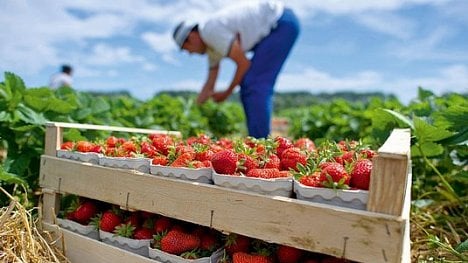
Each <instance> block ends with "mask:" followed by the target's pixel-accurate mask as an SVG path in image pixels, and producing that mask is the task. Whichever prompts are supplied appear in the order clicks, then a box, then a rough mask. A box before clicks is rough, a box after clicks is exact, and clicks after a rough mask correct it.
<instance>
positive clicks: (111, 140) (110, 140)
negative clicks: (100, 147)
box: [106, 136, 118, 147]
mask: <svg viewBox="0 0 468 263" xmlns="http://www.w3.org/2000/svg"><path fill="white" fill-rule="evenodd" d="M117 142H118V139H117V137H115V136H109V137H107V139H106V145H107V147H115V145H116V144H117Z"/></svg>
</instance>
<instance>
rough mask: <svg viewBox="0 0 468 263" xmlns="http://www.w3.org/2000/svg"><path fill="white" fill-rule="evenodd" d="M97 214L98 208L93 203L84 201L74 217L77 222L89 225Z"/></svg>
mask: <svg viewBox="0 0 468 263" xmlns="http://www.w3.org/2000/svg"><path fill="white" fill-rule="evenodd" d="M96 213H97V207H96V205H95V204H94V203H93V202H92V201H84V202H83V203H82V204H81V205H80V206H78V208H77V209H76V210H75V212H74V214H73V216H74V219H75V221H77V222H78V223H80V224H83V225H87V224H88V223H89V221H90V220H91V218H92V217H94V216H95V215H96Z"/></svg>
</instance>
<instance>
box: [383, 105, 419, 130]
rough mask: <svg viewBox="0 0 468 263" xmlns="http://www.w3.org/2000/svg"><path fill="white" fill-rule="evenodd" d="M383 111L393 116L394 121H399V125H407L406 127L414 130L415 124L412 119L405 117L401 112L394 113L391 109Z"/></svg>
mask: <svg viewBox="0 0 468 263" xmlns="http://www.w3.org/2000/svg"><path fill="white" fill-rule="evenodd" d="M383 111H385V112H387V113H389V114H390V115H391V116H393V118H394V120H395V121H397V122H398V123H401V124H403V125H405V126H406V127H409V128H411V129H412V130H414V126H413V122H412V121H411V119H409V118H408V117H406V116H405V115H403V114H401V113H399V112H396V111H393V110H389V109H383Z"/></svg>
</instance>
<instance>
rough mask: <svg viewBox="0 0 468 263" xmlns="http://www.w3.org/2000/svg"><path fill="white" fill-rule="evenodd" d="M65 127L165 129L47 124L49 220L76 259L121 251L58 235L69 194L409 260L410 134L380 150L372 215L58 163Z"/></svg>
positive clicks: (312, 246) (380, 258)
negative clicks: (58, 221) (59, 218)
mask: <svg viewBox="0 0 468 263" xmlns="http://www.w3.org/2000/svg"><path fill="white" fill-rule="evenodd" d="M64 128H79V129H98V130H114V131H127V132H132V133H153V132H159V133H166V132H165V131H152V130H144V129H132V128H120V127H109V126H98V125H83V124H70V123H48V124H47V125H46V138H45V139H46V145H45V153H44V155H43V156H42V157H41V169H40V186H41V187H42V189H43V196H42V197H43V198H42V200H43V202H42V221H43V226H44V227H45V228H46V229H48V230H51V231H52V232H56V234H58V235H62V236H63V238H64V241H65V242H64V244H65V248H64V249H65V251H66V253H67V256H68V257H69V259H70V260H71V261H72V262H76V263H80V262H90V261H93V262H106V263H107V262H109V263H110V262H116V260H115V258H114V259H113V257H110V258H109V259H107V258H106V257H102V256H101V255H102V253H114V250H115V249H114V248H109V246H108V245H106V244H104V243H102V242H99V241H95V240H88V239H89V238H86V237H81V236H80V235H78V234H75V233H73V232H70V231H66V230H64V229H61V232H60V231H58V229H60V228H59V227H57V226H56V225H54V219H55V215H56V213H57V212H58V210H59V208H60V197H61V194H63V193H71V194H76V195H79V196H84V197H88V198H92V199H96V200H101V201H104V202H108V203H113V204H117V205H120V206H121V207H123V208H125V209H129V210H131V209H134V210H144V211H148V212H153V213H157V214H163V215H166V216H169V217H173V218H178V219H181V220H184V221H188V222H192V223H196V224H200V225H204V226H208V227H212V228H214V229H217V230H220V231H223V232H234V233H239V234H243V235H247V236H251V237H253V238H258V239H262V240H266V241H269V242H274V243H279V244H286V245H290V246H294V247H297V248H301V249H305V250H309V251H313V252H318V253H324V254H328V255H333V256H336V257H343V258H346V259H350V260H354V261H358V262H372V263H378V262H384V263H387V262H395V263H396V262H410V237H409V209H410V201H411V196H410V195H411V173H410V171H411V169H410V132H409V130H408V129H395V130H394V131H393V132H392V133H391V135H390V136H389V138H388V139H387V140H386V142H385V144H384V145H383V146H382V147H381V148H380V149H379V150H378V156H377V157H375V158H374V159H373V162H374V168H373V172H372V177H371V183H370V184H371V186H370V191H369V201H368V205H367V211H361V210H356V209H350V208H343V207H337V206H332V205H325V204H319V203H312V202H306V201H302V200H297V199H292V198H287V197H279V196H275V197H272V196H266V195H260V194H255V193H250V192H245V191H238V190H233V189H227V188H223V187H218V186H216V185H208V184H202V183H196V182H189V181H182V180H177V179H172V178H167V177H159V176H154V175H151V174H145V173H141V172H138V171H133V170H125V169H115V168H108V167H103V166H99V165H93V164H89V163H82V162H76V161H71V160H67V159H61V158H57V157H56V151H57V149H59V147H60V144H61V142H62V132H63V129H64ZM171 133H173V134H177V133H176V132H171ZM179 135H180V134H179ZM83 244H86V245H83ZM83 246H85V247H88V246H89V248H92V249H91V250H88V251H87V252H86V253H87V255H88V256H87V257H82V256H81V254H80V253H78V252H79V251H82V249H83ZM119 253H124V252H119ZM124 255H125V258H127V259H128V258H131V260H130V261H128V260H127V261H126V262H137V263H139V262H148V259H146V258H143V257H141V256H138V255H134V256H133V255H132V253H128V252H125V253H124ZM89 259H94V260H89ZM120 259H121V258H117V261H119V260H120ZM150 260H151V259H150ZM151 261H152V262H155V261H154V260H151ZM120 262H122V261H120Z"/></svg>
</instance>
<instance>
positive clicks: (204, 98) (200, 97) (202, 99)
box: [197, 91, 212, 105]
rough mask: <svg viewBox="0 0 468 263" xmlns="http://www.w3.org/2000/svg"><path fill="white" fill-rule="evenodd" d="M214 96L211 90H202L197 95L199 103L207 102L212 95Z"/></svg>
mask: <svg viewBox="0 0 468 263" xmlns="http://www.w3.org/2000/svg"><path fill="white" fill-rule="evenodd" d="M211 96H212V92H209V91H202V92H200V94H198V97H197V104H199V105H200V104H203V103H205V102H206V101H207V100H208V99H209V98H210V97H211Z"/></svg>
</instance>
